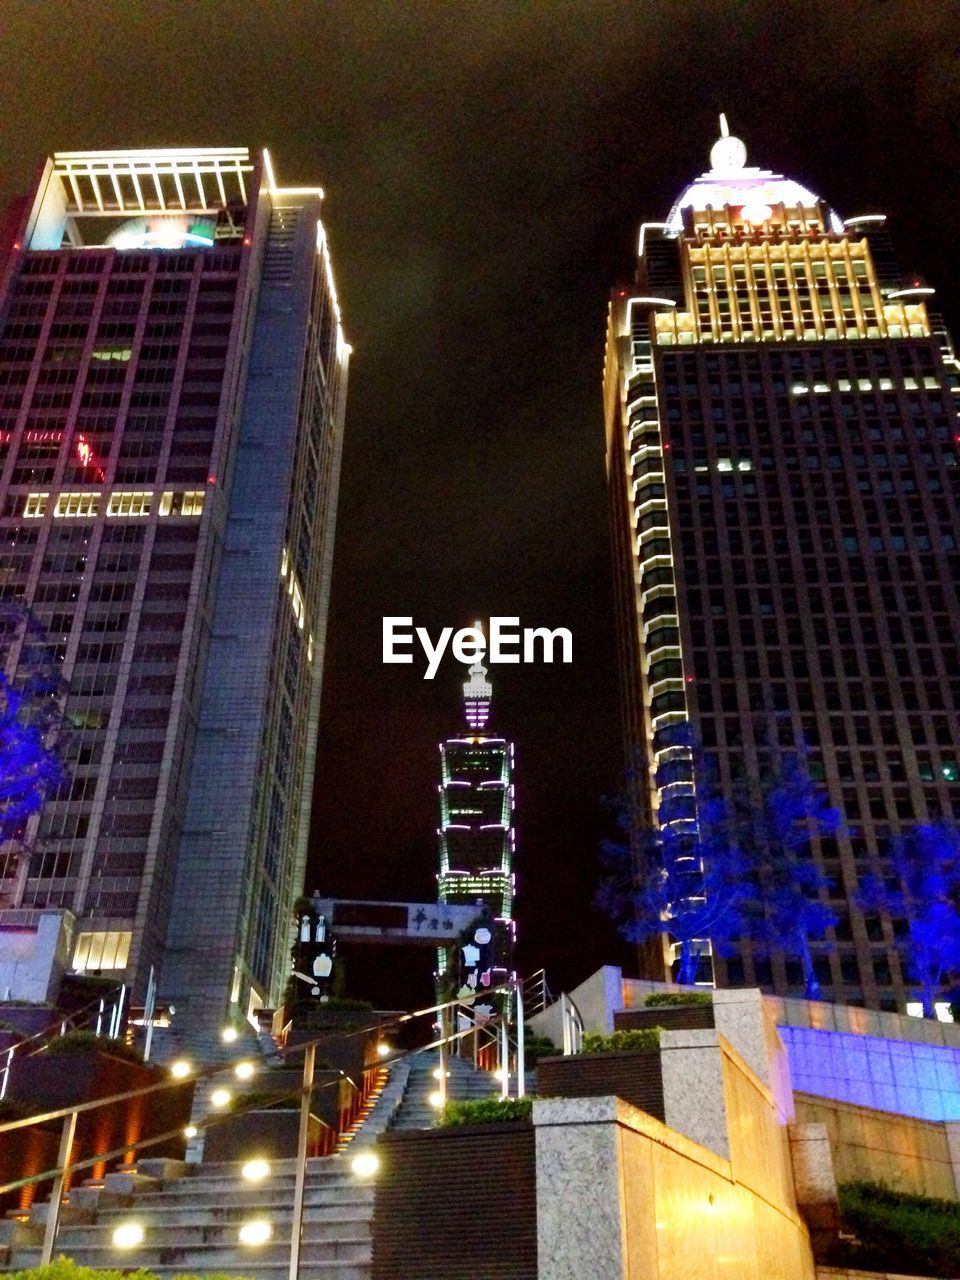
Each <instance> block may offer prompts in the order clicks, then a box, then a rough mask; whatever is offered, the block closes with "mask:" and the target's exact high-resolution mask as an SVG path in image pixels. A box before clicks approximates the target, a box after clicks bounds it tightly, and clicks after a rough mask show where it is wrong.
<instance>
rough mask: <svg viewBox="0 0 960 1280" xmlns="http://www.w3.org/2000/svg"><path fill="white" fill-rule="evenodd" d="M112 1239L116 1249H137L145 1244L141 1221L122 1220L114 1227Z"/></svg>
mask: <svg viewBox="0 0 960 1280" xmlns="http://www.w3.org/2000/svg"><path fill="white" fill-rule="evenodd" d="M111 1239H112V1240H113V1247H114V1248H115V1249H135V1248H136V1247H137V1245H138V1244H143V1227H141V1225H140V1223H139V1222H121V1223H120V1225H119V1226H118V1227H114V1230H113V1236H112V1237H111Z"/></svg>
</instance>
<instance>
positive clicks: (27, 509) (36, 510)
mask: <svg viewBox="0 0 960 1280" xmlns="http://www.w3.org/2000/svg"><path fill="white" fill-rule="evenodd" d="M49 497H50V495H49V493H28V494H27V501H26V502H25V504H24V507H23V518H24V519H25V520H33V519H37V518H39V517H40V516H42V515H43V514H44V513H45V512H46V510H47V499H48V498H49Z"/></svg>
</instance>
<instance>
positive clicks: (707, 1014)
mask: <svg viewBox="0 0 960 1280" xmlns="http://www.w3.org/2000/svg"><path fill="white" fill-rule="evenodd" d="M715 1025H716V1022H715V1020H714V1015H713V1003H712V1002H711V1003H710V1004H676V1005H669V1004H662V1005H656V1006H654V1008H652V1009H646V1008H643V1009H618V1010H617V1012H616V1013H615V1014H614V1015H613V1028H614V1030H615V1031H642V1030H644V1029H645V1028H646V1027H663V1029H664V1031H705V1030H708V1031H712V1030H713V1028H714V1026H715Z"/></svg>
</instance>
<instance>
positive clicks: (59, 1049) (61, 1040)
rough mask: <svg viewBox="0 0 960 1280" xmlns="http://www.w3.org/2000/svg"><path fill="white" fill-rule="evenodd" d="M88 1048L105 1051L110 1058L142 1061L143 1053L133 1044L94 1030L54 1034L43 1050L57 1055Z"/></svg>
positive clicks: (83, 1050) (84, 1050)
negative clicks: (99, 1034) (101, 1034)
mask: <svg viewBox="0 0 960 1280" xmlns="http://www.w3.org/2000/svg"><path fill="white" fill-rule="evenodd" d="M90 1050H97V1051H98V1052H100V1053H107V1054H109V1055H110V1057H111V1058H123V1059H124V1061H125V1062H138V1063H142V1062H143V1054H142V1053H141V1052H140V1050H139V1049H137V1048H136V1047H135V1046H134V1045H132V1044H127V1043H126V1041H124V1040H111V1039H110V1037H109V1036H98V1035H97V1033H96V1032H95V1031H68V1032H67V1033H66V1035H62V1036H56V1037H55V1038H54V1039H53V1040H49V1041H48V1042H47V1046H46V1050H45V1052H46V1053H52V1054H54V1055H56V1056H59V1055H60V1054H61V1053H86V1052H88V1051H90Z"/></svg>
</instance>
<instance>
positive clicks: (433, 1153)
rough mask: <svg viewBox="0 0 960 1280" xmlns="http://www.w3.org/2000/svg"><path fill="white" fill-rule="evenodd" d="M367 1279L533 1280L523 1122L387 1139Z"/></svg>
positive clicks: (531, 1190)
mask: <svg viewBox="0 0 960 1280" xmlns="http://www.w3.org/2000/svg"><path fill="white" fill-rule="evenodd" d="M377 1154H378V1155H379V1157H380V1171H379V1173H378V1175H377V1181H376V1198H375V1201H374V1214H373V1265H372V1270H371V1277H372V1280H481V1278H485V1277H494V1276H495V1277H496V1280H537V1188H536V1159H535V1155H534V1132H533V1125H532V1124H531V1123H530V1122H529V1121H521V1120H518V1121H513V1122H509V1123H505V1124H484V1125H470V1126H464V1127H463V1128H453V1129H413V1130H406V1131H400V1132H397V1133H386V1134H384V1135H383V1136H382V1137H381V1138H380V1141H379V1142H378V1144H377Z"/></svg>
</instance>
